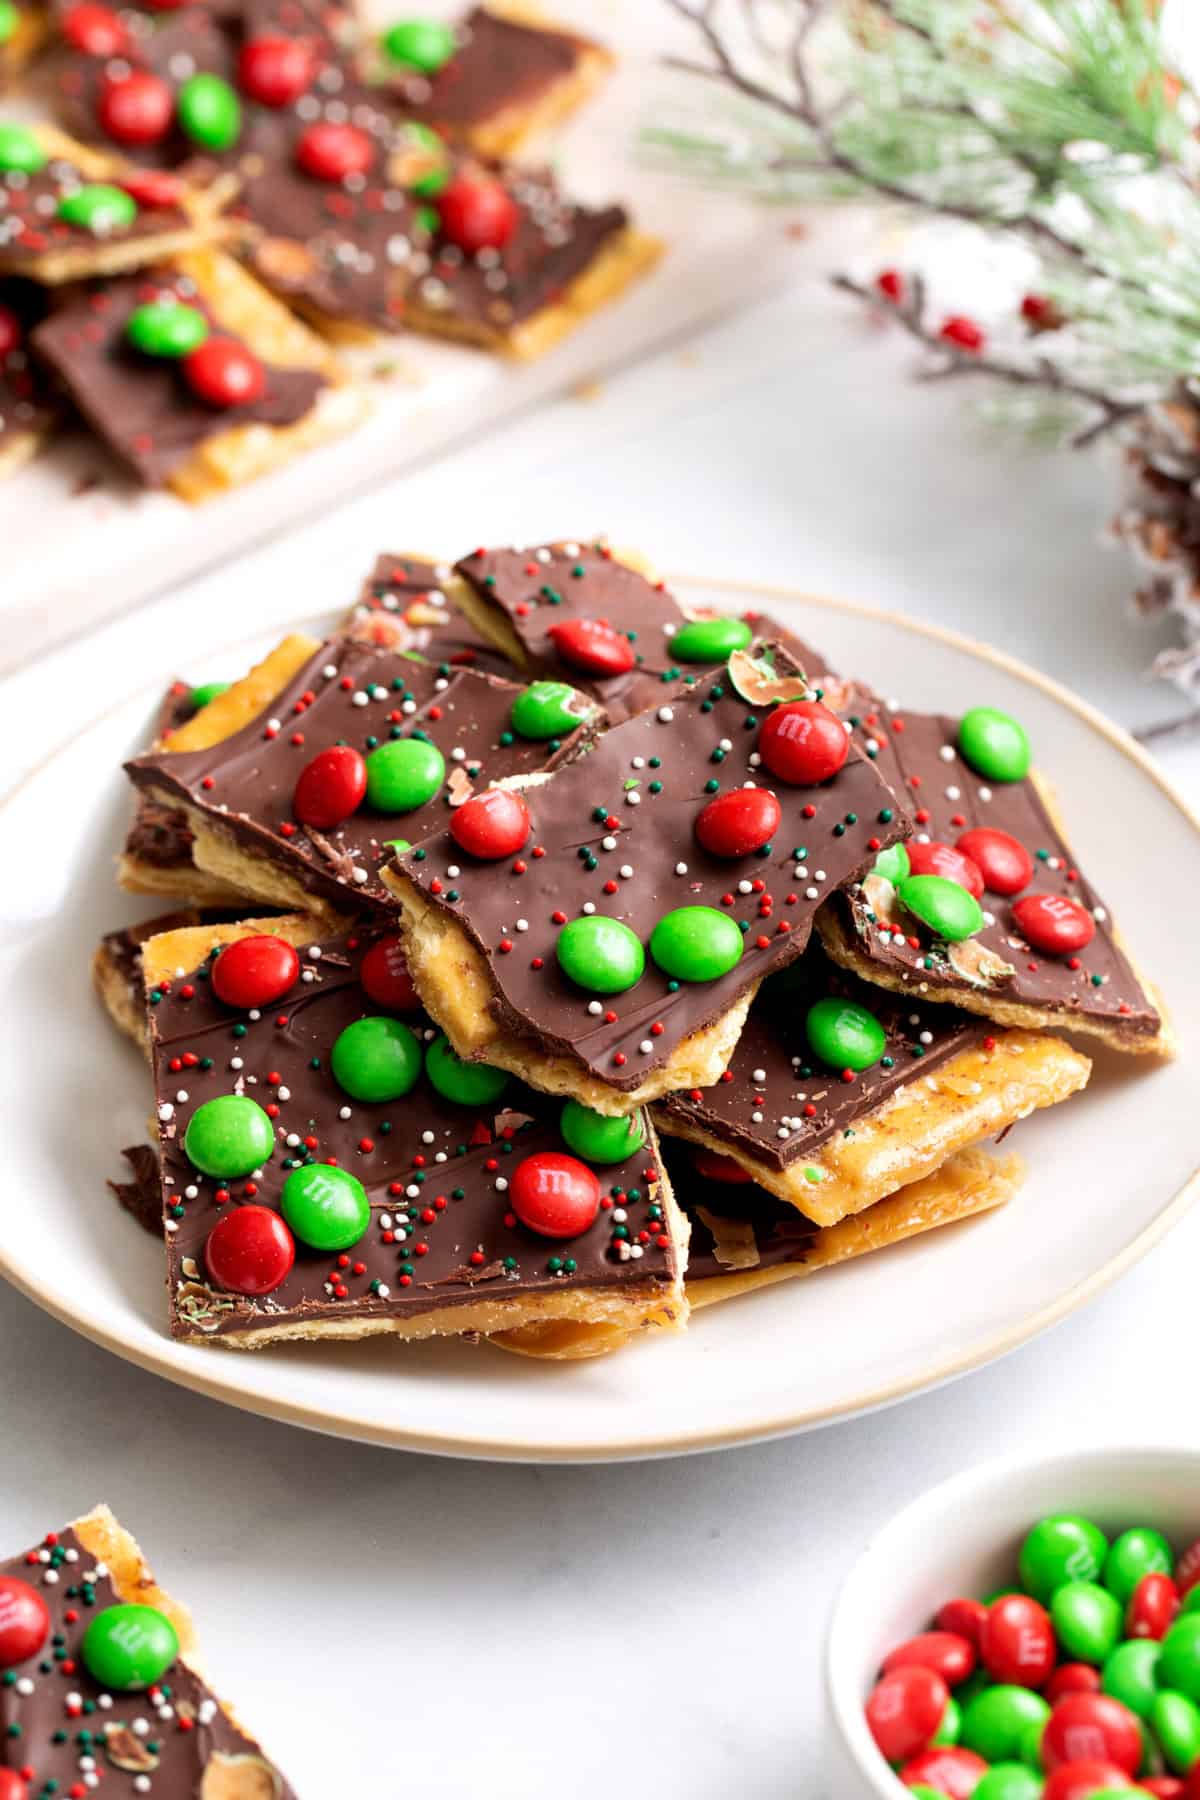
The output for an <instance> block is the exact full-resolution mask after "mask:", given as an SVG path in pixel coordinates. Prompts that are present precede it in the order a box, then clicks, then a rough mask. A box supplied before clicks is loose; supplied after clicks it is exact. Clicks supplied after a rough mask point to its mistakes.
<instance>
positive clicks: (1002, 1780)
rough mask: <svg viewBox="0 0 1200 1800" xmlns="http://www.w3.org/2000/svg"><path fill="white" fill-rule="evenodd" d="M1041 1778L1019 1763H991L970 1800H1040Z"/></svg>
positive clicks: (972, 1791) (974, 1788)
mask: <svg viewBox="0 0 1200 1800" xmlns="http://www.w3.org/2000/svg"><path fill="white" fill-rule="evenodd" d="M1041 1792H1042V1778H1041V1776H1040V1775H1037V1774H1035V1773H1034V1771H1033V1770H1032V1769H1030V1768H1028V1767H1027V1766H1026V1765H1025V1763H1021V1762H998V1763H993V1764H992V1766H991V1768H990V1769H989V1770H988V1772H987V1774H986V1775H984V1776H982V1777H981V1778H980V1781H979V1785H978V1786H977V1787H973V1788H972V1789H971V1800H1041Z"/></svg>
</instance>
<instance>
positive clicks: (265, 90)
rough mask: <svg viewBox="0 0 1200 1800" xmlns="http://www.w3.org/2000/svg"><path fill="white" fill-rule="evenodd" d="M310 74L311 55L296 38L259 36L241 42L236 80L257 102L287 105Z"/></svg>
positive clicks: (268, 104) (299, 94) (306, 85)
mask: <svg viewBox="0 0 1200 1800" xmlns="http://www.w3.org/2000/svg"><path fill="white" fill-rule="evenodd" d="M312 78H313V59H312V55H311V53H310V51H309V48H308V46H307V44H305V43H302V42H301V40H300V39H299V38H288V37H259V38H251V39H250V41H249V43H247V44H243V45H242V51H241V55H240V56H239V57H238V84H239V86H240V87H241V90H242V92H243V93H244V94H248V95H249V96H250V98H251V100H257V101H258V103H259V105H260V106H290V105H291V103H292V101H293V100H298V99H299V98H300V96H301V94H302V93H303V92H304V90H305V89H306V88H307V87H308V85H309V83H310V82H311V80H312Z"/></svg>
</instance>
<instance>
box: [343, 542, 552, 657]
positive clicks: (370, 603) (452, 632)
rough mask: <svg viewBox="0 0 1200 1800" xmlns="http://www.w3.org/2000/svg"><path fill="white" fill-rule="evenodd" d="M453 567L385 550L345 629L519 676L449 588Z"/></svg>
mask: <svg viewBox="0 0 1200 1800" xmlns="http://www.w3.org/2000/svg"><path fill="white" fill-rule="evenodd" d="M450 574H451V571H450V569H449V568H448V567H445V566H439V565H437V564H435V563H429V562H423V561H421V560H420V559H418V558H414V557H411V556H391V555H388V554H386V553H385V554H383V555H381V556H378V557H377V558H376V559H375V567H374V568H373V569H372V570H371V573H370V574H369V575H368V576H367V579H366V580H365V581H364V582H363V584H362V588H361V590H360V592H359V596H358V600H357V601H356V603H355V605H354V607H353V609H352V610H351V613H350V616H349V618H348V619H347V621H346V627H345V628H346V630H347V631H348V632H349V633H350V635H351V637H353V638H356V639H357V640H358V642H359V643H363V644H376V645H379V646H381V647H383V648H385V649H389V650H413V651H416V652H417V653H418V655H420V656H423V657H424V658H425V659H426V660H427V661H428V662H432V663H439V664H445V665H447V668H449V667H450V666H453V667H454V668H458V669H474V670H475V671H476V672H477V673H478V674H482V675H499V676H502V677H504V678H506V679H507V680H509V681H520V680H521V679H522V675H521V672H520V670H518V669H517V668H516V667H515V666H514V665H513V664H512V663H511V662H510V661H509V659H508V657H507V656H505V655H504V653H503V652H502V651H500V650H497V648H496V646H495V645H494V644H493V643H491V642H490V640H489V639H487V638H485V637H484V636H483V635H482V633H481V632H478V631H476V629H475V627H474V626H473V625H472V624H471V622H470V620H469V619H468V618H467V617H466V615H465V614H464V613H463V612H461V611H460V609H459V608H458V607H457V606H456V605H455V604H454V602H453V601H452V600H451V599H450V597H449V596H448V595H447V593H446V592H445V587H444V583H445V582H447V581H448V580H449V579H450Z"/></svg>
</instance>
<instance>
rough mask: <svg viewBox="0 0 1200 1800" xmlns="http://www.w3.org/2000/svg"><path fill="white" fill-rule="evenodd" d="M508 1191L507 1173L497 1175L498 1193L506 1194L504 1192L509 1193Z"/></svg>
mask: <svg viewBox="0 0 1200 1800" xmlns="http://www.w3.org/2000/svg"><path fill="white" fill-rule="evenodd" d="M507 1191H508V1177H507V1175H497V1177H496V1192H497V1193H498V1194H504V1193H507Z"/></svg>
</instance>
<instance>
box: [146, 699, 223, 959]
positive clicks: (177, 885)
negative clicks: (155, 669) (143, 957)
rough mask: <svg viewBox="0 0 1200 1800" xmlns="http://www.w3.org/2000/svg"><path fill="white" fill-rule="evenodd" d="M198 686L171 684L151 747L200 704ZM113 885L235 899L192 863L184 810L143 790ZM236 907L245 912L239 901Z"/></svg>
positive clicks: (205, 899)
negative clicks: (153, 798)
mask: <svg viewBox="0 0 1200 1800" xmlns="http://www.w3.org/2000/svg"><path fill="white" fill-rule="evenodd" d="M199 691H200V690H197V689H194V688H192V687H190V686H189V684H188V683H187V682H186V681H173V682H172V683H171V685H170V686H169V687H168V689H167V690H166V692H165V694H164V695H163V697H162V700H161V701H160V702H159V707H158V715H157V718H156V720H155V728H154V731H153V733H152V736H151V747H152V748H154V749H159V750H161V749H165V748H166V746H167V744H168V742H169V741H170V738H171V736H172V734H173V733H174V732H176V731H178V730H179V728H180V726H181V725H186V724H187V723H188V721H189V720H190V719H192V718H194V717H195V715H196V713H197V712H198V711H199V708H198V707H197V706H196V704H195V699H194V696H195V694H196V693H197V692H199ZM117 884H118V886H120V887H123V888H124V889H125V890H126V892H127V893H131V894H163V895H166V896H168V897H169V898H171V899H176V900H193V901H195V902H196V904H197V905H200V906H223V905H225V903H226V902H227V901H230V902H232V901H234V900H236V899H237V898H239V896H238V893H237V890H236V889H235V888H232V887H230V885H229V883H228V882H227V881H222V880H221V879H220V877H219V876H217V875H209V874H206V873H205V872H204V871H203V870H201V869H198V868H197V867H196V864H195V862H194V861H193V859H192V831H191V827H190V826H189V825H188V822H187V815H186V813H184V812H183V811H182V810H181V809H180V808H179V807H177V806H163V805H161V804H160V802H159V801H157V800H151V799H149V798H148V797H147V796H146V795H139V796H138V799H137V801H136V803H135V806H134V812H133V821H132V823H131V824H130V827H129V830H128V832H127V834H126V837H125V842H124V844H123V845H122V847H121V854H120V856H119V857H118V858H117ZM239 911H240V912H244V911H245V906H244V904H243V905H242V906H241V907H240V908H239ZM162 929H163V930H166V927H165V926H163V927H162Z"/></svg>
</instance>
